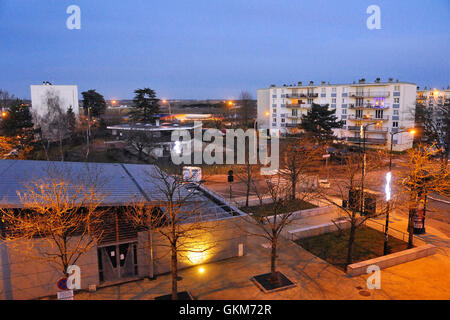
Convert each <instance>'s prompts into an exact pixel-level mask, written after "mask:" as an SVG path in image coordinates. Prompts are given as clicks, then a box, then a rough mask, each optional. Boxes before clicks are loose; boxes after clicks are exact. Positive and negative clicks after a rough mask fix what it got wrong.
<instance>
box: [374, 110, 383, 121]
mask: <svg viewBox="0 0 450 320" xmlns="http://www.w3.org/2000/svg"><path fill="white" fill-rule="evenodd" d="M375 118H376V119H383V110H375Z"/></svg>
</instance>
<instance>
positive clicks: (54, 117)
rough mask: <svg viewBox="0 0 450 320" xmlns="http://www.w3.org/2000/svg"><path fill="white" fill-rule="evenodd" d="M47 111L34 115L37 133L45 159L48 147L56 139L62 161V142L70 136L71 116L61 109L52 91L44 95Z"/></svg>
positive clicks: (57, 97) (58, 100)
mask: <svg viewBox="0 0 450 320" xmlns="http://www.w3.org/2000/svg"><path fill="white" fill-rule="evenodd" d="M45 99H46V105H47V112H46V113H45V114H44V116H42V117H37V116H36V119H37V120H36V121H37V125H38V127H39V130H38V133H39V134H40V140H41V143H42V147H43V149H44V152H45V153H46V156H47V160H50V158H49V149H50V145H51V144H52V142H55V141H57V142H58V144H59V152H60V157H61V158H60V159H61V161H64V150H63V142H64V140H65V139H66V138H68V137H70V134H71V133H72V131H71V126H72V125H73V123H72V121H73V118H72V117H71V115H70V113H67V111H66V112H64V111H63V109H62V107H61V101H60V99H59V96H57V95H56V94H54V93H53V92H48V93H47V95H46V97H45Z"/></svg>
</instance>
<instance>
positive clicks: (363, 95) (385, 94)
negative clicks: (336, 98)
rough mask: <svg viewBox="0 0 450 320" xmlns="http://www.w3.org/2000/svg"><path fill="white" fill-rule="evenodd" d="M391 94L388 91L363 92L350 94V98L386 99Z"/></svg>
mask: <svg viewBox="0 0 450 320" xmlns="http://www.w3.org/2000/svg"><path fill="white" fill-rule="evenodd" d="M389 95H390V92H388V91H362V92H358V91H356V92H349V93H348V96H349V97H350V98H370V97H374V98H378V97H380V98H386V97H389Z"/></svg>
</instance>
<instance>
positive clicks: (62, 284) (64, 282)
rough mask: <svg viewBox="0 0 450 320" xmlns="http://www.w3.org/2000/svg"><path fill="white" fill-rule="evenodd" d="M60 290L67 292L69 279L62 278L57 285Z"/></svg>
mask: <svg viewBox="0 0 450 320" xmlns="http://www.w3.org/2000/svg"><path fill="white" fill-rule="evenodd" d="M56 286H57V287H58V289H59V290H67V278H61V279H59V280H58V282H57V283H56Z"/></svg>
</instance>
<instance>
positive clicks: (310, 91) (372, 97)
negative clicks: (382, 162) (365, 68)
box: [257, 78, 417, 151]
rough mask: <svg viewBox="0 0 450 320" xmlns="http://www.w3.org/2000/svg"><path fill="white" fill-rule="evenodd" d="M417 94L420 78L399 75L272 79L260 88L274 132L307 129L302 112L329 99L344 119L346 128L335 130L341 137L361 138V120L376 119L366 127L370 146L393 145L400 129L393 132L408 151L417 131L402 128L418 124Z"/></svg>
mask: <svg viewBox="0 0 450 320" xmlns="http://www.w3.org/2000/svg"><path fill="white" fill-rule="evenodd" d="M416 95H417V85H416V84H414V83H409V82H401V81H398V80H396V81H394V80H393V79H389V80H388V81H387V82H382V81H381V79H380V78H377V79H376V80H375V81H374V82H366V80H365V79H360V80H358V82H356V81H355V82H353V83H350V84H330V83H326V82H324V81H322V82H321V84H320V85H315V84H314V82H313V81H310V82H309V84H307V85H303V83H302V82H298V83H297V85H283V86H281V87H277V86H275V85H272V86H270V87H269V88H266V89H259V90H258V95H257V97H258V126H259V128H266V129H269V130H270V132H271V134H276V133H277V132H279V133H280V134H281V135H288V134H295V133H298V132H300V131H301V129H300V123H301V117H302V115H303V114H306V113H307V112H308V110H309V109H310V108H311V105H312V104H313V103H316V104H320V105H325V104H328V105H329V108H331V109H335V110H336V116H337V117H338V119H339V120H343V121H344V126H343V128H341V129H336V130H335V135H336V137H338V138H341V139H342V140H344V141H346V142H347V143H349V144H359V143H360V142H361V139H360V128H361V125H366V124H370V125H369V126H368V127H367V129H366V145H367V146H368V147H371V148H386V147H389V146H390V136H391V135H390V134H389V133H390V132H399V133H398V134H395V135H394V136H393V137H394V138H393V148H394V150H396V151H403V150H406V149H409V148H411V147H412V143H413V137H412V136H411V134H410V133H408V132H401V131H403V130H406V129H409V128H413V127H414V116H415V104H416Z"/></svg>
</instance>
